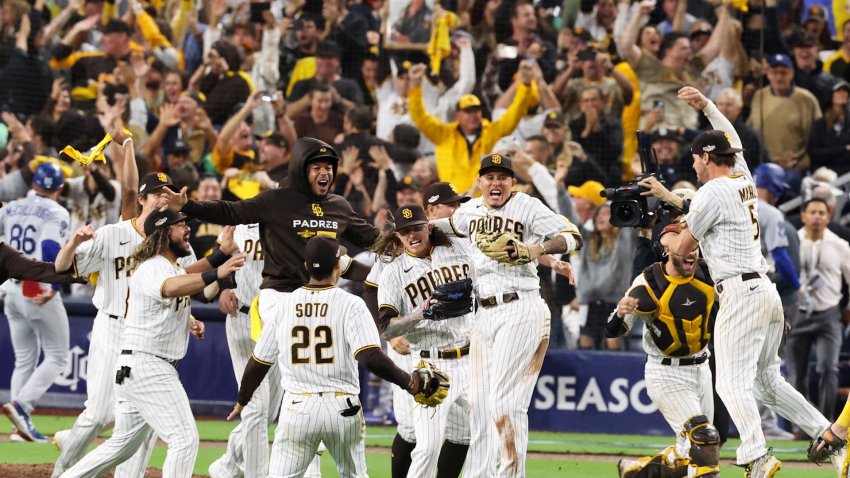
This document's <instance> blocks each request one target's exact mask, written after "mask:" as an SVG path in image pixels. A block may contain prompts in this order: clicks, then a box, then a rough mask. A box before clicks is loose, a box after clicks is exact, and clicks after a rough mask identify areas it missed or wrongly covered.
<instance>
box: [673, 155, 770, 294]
mask: <svg viewBox="0 0 850 478" xmlns="http://www.w3.org/2000/svg"><path fill="white" fill-rule="evenodd" d="M758 206H759V205H758V195H757V193H756V186H755V184H754V183H753V180H752V178H750V177H749V175H748V174H744V173H741V172H738V173H735V174H732V175H729V176H724V177H720V178H715V179H712V180H710V181H708V182H707V183H706V184H704V185H703V186H702V187H701V188H699V189H698V190H697V192H696V194H694V198H693V200H692V201H691V209H690V212H689V213H688V215H687V216H685V219H684V221H685V222H686V223H687V224H688V229H689V230H690V232H691V234H692V235H693V236H694V238H695V239H696V240H698V241H699V242H700V248H701V249H702V254H703V256H704V257H705V261H706V263H707V264H708V269H709V270H710V271H711V276H712V278H713V279H714V281H715V282H719V281H722V280H723V279H728V278H730V277H734V276H737V275H740V274H744V273H747V272H762V273H764V272H767V270H768V267H767V262H766V261H765V259H764V256H763V255H762V253H761V242H760V241H759V238H760V231H759V222H758V217H759V212H758Z"/></svg>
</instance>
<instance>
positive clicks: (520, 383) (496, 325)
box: [465, 291, 550, 478]
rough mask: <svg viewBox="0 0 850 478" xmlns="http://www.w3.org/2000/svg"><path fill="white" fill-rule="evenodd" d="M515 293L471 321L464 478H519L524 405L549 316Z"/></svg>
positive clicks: (536, 301)
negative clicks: (468, 434)
mask: <svg viewBox="0 0 850 478" xmlns="http://www.w3.org/2000/svg"><path fill="white" fill-rule="evenodd" d="M518 294H519V300H516V301H513V302H509V303H506V304H503V303H502V296H501V294H500V295H498V296H497V298H498V305H495V306H493V307H480V308H479V309H478V311H477V312H476V316H475V319H474V325H473V331H472V339H471V344H470V371H469V377H470V384H471V387H470V390H471V393H470V402H471V405H472V415H471V424H472V437H471V441H470V448H469V454H468V455H467V456H468V457H469V460H468V463H467V471H466V474H465V476H467V477H482V478H484V477H486V478H490V477H492V476H504V477H522V476H525V457H526V453H527V448H528V405H529V403H530V402H531V395H532V392H533V391H534V386H535V384H536V383H537V376H538V375H539V374H540V367H541V366H542V365H543V358H544V357H545V355H546V349H547V348H548V346H549V326H550V317H549V307H548V306H547V305H546V303H545V302H543V299H541V298H540V294H539V293H538V292H537V291H520V292H518ZM497 452H498V457H499V460H498V463H499V469H498V471H497V470H496V463H497V458H496V453H497Z"/></svg>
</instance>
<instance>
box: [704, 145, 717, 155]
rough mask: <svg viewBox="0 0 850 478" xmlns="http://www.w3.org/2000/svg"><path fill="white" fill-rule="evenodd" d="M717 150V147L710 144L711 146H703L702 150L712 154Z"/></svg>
mask: <svg viewBox="0 0 850 478" xmlns="http://www.w3.org/2000/svg"><path fill="white" fill-rule="evenodd" d="M715 148H716V146H714V145H713V144H709V145H706V146H703V147H702V150H703V151H705V152H706V153H710V152H712V151H714V150H715Z"/></svg>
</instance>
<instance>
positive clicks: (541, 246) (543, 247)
mask: <svg viewBox="0 0 850 478" xmlns="http://www.w3.org/2000/svg"><path fill="white" fill-rule="evenodd" d="M540 249H542V250H543V252H541V253H540V255H541V256H545V255H546V254H548V252H546V244H544V243H542V242H541V243H540Z"/></svg>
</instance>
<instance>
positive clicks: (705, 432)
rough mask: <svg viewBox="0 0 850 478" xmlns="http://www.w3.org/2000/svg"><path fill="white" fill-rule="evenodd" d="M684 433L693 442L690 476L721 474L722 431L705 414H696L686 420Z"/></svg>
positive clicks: (690, 452)
mask: <svg viewBox="0 0 850 478" xmlns="http://www.w3.org/2000/svg"><path fill="white" fill-rule="evenodd" d="M682 433H683V434H684V435H685V436H686V437H688V440H689V441H690V442H691V448H690V450H689V452H688V454H689V455H690V458H691V463H690V465H689V466H690V468H691V470H692V471H691V472H690V473H689V474H688V476H689V477H696V476H712V477H714V476H720V433H718V432H717V428H714V425H712V424H711V422H710V421H708V417H706V416H705V415H696V416H694V417H691V418H690V419H689V420H688V421H687V422H685V429H684V430H683V431H682Z"/></svg>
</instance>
